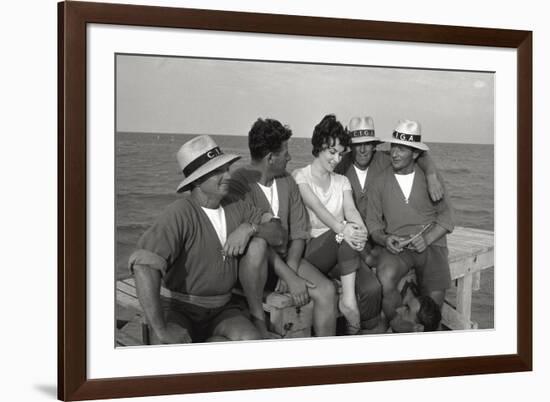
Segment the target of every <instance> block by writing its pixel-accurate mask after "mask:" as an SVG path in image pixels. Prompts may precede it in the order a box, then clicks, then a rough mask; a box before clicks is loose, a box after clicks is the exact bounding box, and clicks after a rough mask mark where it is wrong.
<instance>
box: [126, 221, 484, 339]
mask: <svg viewBox="0 0 550 402" xmlns="http://www.w3.org/2000/svg"><path fill="white" fill-rule="evenodd" d="M447 242H448V248H449V263H450V270H451V278H452V279H453V280H454V281H455V282H456V300H446V302H445V304H444V305H443V308H442V316H443V317H442V324H443V325H444V326H445V327H447V328H449V329H451V330H469V329H477V328H478V324H477V323H476V322H474V321H472V319H471V308H472V292H473V291H475V290H478V289H479V288H480V274H481V272H482V271H483V270H485V269H488V268H491V267H493V266H494V234H493V232H491V231H486V230H480V229H470V228H463V227H457V228H456V229H455V231H454V232H453V233H452V234H450V235H449V236H448V240H447ZM116 303H117V304H119V305H120V306H122V307H124V308H126V309H129V310H131V311H133V312H134V317H133V319H132V320H131V321H132V322H133V325H134V327H133V331H132V332H133V333H135V332H136V331H137V329H136V328H138V327H137V324H136V323H139V324H140V325H145V324H144V317H143V315H142V313H141V306H140V304H139V301H138V299H137V296H136V289H135V284H134V279H133V278H131V277H128V278H124V279H119V280H118V281H117V283H116ZM264 310H265V311H266V312H269V313H270V321H271V322H270V324H271V330H272V331H274V332H275V333H276V334H278V335H279V336H281V337H288V338H293V337H307V336H310V334H311V322H312V312H313V308H312V302H310V303H309V304H308V305H306V306H303V307H301V308H296V307H295V306H294V305H293V303H292V299H291V298H290V296H289V295H285V294H280V293H275V292H266V293H265V295H264ZM142 332H143V328H142ZM116 342H117V345H119V346H120V345H135V344H136V343H137V344H140V343H139V342H141V344H143V343H144V342H143V340H141V341H140V340H138V337H136V336H135V335H130V334H129V333H128V328H126V330H125V328H122V329H119V330H117V339H116Z"/></svg>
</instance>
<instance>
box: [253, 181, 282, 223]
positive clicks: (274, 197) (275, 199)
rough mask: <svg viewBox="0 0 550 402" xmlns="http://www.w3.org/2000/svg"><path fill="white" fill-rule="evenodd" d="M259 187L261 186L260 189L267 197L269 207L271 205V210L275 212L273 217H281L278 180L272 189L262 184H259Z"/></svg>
mask: <svg viewBox="0 0 550 402" xmlns="http://www.w3.org/2000/svg"><path fill="white" fill-rule="evenodd" d="M258 186H260V188H261V189H262V191H263V192H264V194H265V197H266V198H267V201H269V205H271V210H272V211H273V215H275V216H278V215H279V191H277V180H273V183H272V184H271V187H266V186H264V185H262V184H260V183H258Z"/></svg>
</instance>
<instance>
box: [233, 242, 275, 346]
mask: <svg viewBox="0 0 550 402" xmlns="http://www.w3.org/2000/svg"><path fill="white" fill-rule="evenodd" d="M267 251H268V246H267V243H266V242H265V240H263V239H260V238H258V237H254V238H252V240H250V243H249V244H248V248H247V250H246V253H245V254H244V255H243V256H242V257H241V260H240V262H239V280H240V282H241V285H242V287H243V291H244V295H245V297H246V301H247V302H248V309H249V311H250V315H251V318H252V323H253V324H254V325H255V326H256V328H257V329H258V331H259V332H260V334H261V336H262V338H264V339H267V338H270V335H269V332H268V330H267V325H266V318H265V312H264V309H263V305H262V299H263V294H264V287H265V284H266V281H267Z"/></svg>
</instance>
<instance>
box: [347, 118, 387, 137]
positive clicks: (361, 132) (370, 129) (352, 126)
mask: <svg viewBox="0 0 550 402" xmlns="http://www.w3.org/2000/svg"><path fill="white" fill-rule="evenodd" d="M348 133H349V136H350V137H351V143H352V144H360V143H363V142H382V140H380V139H379V138H376V137H375V136H374V120H373V118H372V117H370V116H365V117H352V118H351V120H350V121H349V124H348Z"/></svg>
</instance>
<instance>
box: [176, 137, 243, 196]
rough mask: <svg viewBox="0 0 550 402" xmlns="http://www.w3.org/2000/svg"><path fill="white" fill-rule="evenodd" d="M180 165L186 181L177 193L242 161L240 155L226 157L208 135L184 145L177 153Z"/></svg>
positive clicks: (181, 184)
mask: <svg viewBox="0 0 550 402" xmlns="http://www.w3.org/2000/svg"><path fill="white" fill-rule="evenodd" d="M176 157H177V159H178V163H179V165H180V168H181V171H182V173H183V175H184V176H185V179H184V180H183V181H182V182H181V183H180V184H179V186H178V189H177V192H178V193H181V192H183V191H187V190H189V188H188V187H189V185H190V184H191V183H193V182H194V181H195V180H197V179H198V178H201V177H202V176H204V175H206V174H207V173H210V172H212V171H213V170H216V169H217V168H219V167H221V166H223V165H225V164H227V163H231V162H234V161H236V160H237V159H240V156H239V155H226V154H224V153H223V152H222V150H221V149H220V147H218V145H217V144H216V142H214V140H213V139H212V138H210V137H209V136H208V135H201V136H199V137H195V138H193V139H191V140H189V141H187V142H186V143H185V144H183V145H182V146H181V148H180V150H179V151H178V153H177V156H176Z"/></svg>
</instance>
